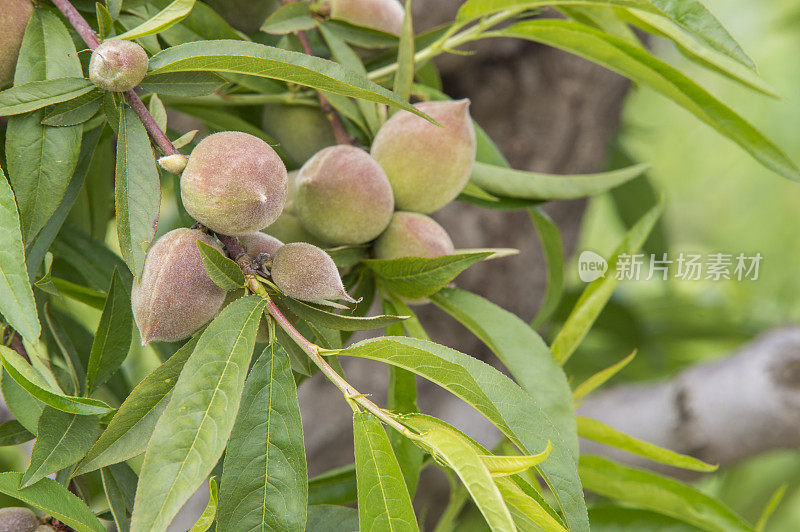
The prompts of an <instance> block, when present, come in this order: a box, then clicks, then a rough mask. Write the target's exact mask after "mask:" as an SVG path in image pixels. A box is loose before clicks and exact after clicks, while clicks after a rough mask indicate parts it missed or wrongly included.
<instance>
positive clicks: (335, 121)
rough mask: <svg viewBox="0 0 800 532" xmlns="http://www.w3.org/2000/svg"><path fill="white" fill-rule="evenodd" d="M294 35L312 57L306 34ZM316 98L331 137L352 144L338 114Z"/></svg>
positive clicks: (326, 102) (329, 105) (321, 98)
mask: <svg viewBox="0 0 800 532" xmlns="http://www.w3.org/2000/svg"><path fill="white" fill-rule="evenodd" d="M296 34H297V38H298V39H300V44H301V45H303V51H304V52H305V53H306V55H314V50H312V49H311V43H310V42H308V35H306V32H304V31H302V30H300V31H298V32H296ZM317 98H319V107H320V109H322V112H323V113H324V114H325V116H326V117H327V118H328V121H329V122H330V123H331V127H332V128H333V136H334V138H336V142H337V143H338V144H352V140H351V139H350V135H348V134H347V130H346V129H345V128H344V124H343V123H342V119H341V118H340V117H339V114H338V113H337V112H336V110H335V109H334V108H333V107H332V106H331V103H330V102H329V101H328V100H327V99H326V98H325V97H324V96H323V95H322V93H320V92H317Z"/></svg>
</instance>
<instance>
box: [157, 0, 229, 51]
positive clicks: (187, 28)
mask: <svg viewBox="0 0 800 532" xmlns="http://www.w3.org/2000/svg"><path fill="white" fill-rule="evenodd" d="M151 3H152V4H153V5H155V6H156V7H159V8H160V7H166V6H167V4H168V3H169V0H152V1H151ZM159 37H160V38H161V39H163V40H164V41H165V42H166V43H167V44H169V45H170V46H175V45H178V44H183V43H187V42H193V41H207V40H211V39H244V37H243V36H242V34H241V33H239V32H238V31H236V30H235V29H233V28H231V26H230V25H229V24H228V23H227V22H226V21H225V19H224V18H222V16H220V15H219V14H218V13H217V12H216V11H214V10H213V9H212V8H211V7H210V6H208V5H206V4H205V3H203V2H199V3H195V5H194V8H193V9H192V12H191V13H189V15H188V16H187V17H186V18H185V19H183V20H182V21H181V23H180V24H176V25H174V26H172V27H171V28H169V29H168V30H166V31H164V32H163V33H161V35H159Z"/></svg>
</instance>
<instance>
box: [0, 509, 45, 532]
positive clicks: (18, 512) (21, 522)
mask: <svg viewBox="0 0 800 532" xmlns="http://www.w3.org/2000/svg"><path fill="white" fill-rule="evenodd" d="M38 526H39V519H37V518H36V514H35V513H33V512H32V511H31V510H29V509H28V508H23V507H20V506H9V507H8V508H0V532H33V531H34V530H36V527H38Z"/></svg>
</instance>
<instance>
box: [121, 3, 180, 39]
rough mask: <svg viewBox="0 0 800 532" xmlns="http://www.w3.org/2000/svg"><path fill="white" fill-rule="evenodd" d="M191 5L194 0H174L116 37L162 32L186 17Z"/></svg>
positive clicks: (134, 36) (131, 36)
mask: <svg viewBox="0 0 800 532" xmlns="http://www.w3.org/2000/svg"><path fill="white" fill-rule="evenodd" d="M193 7H194V0H175V1H174V2H172V3H170V4H169V5H168V6H167V7H165V8H164V9H162V10H161V11H159V12H158V13H156V14H155V16H153V17H152V18H150V19H149V20H146V21H145V22H142V23H141V24H139V25H138V26H136V27H135V28H132V29H130V30H128V31H126V32H125V33H121V34H120V35H117V37H116V38H117V39H127V40H133V39H138V38H140V37H144V36H145V35H153V34H154V33H159V32H162V31H164V30H166V29H167V28H169V27H171V26H173V25H175V24H177V23H178V22H180V21H181V20H183V19H184V18H186V16H187V15H188V14H189V13H190V12H191V11H192V8H193Z"/></svg>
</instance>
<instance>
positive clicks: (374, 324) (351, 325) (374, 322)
mask: <svg viewBox="0 0 800 532" xmlns="http://www.w3.org/2000/svg"><path fill="white" fill-rule="evenodd" d="M280 300H281V303H283V304H284V305H286V307H287V308H288V309H289V310H291V311H292V313H294V314H296V315H297V316H298V317H300V318H303V319H304V320H307V321H310V322H313V323H316V324H319V325H321V326H323V327H327V328H329V329H335V330H337V331H371V330H374V329H383V328H384V327H388V326H390V325H392V324H394V323H400V322H402V321H403V320H404V319H406V318H407V316H388V315H381V316H367V317H361V316H347V315H344V314H334V313H333V312H328V311H327V310H323V309H321V308H319V307H316V306H313V305H310V304H308V303H303V302H302V301H298V300H296V299H291V298H288V297H285V298H284V297H282V298H280Z"/></svg>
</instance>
